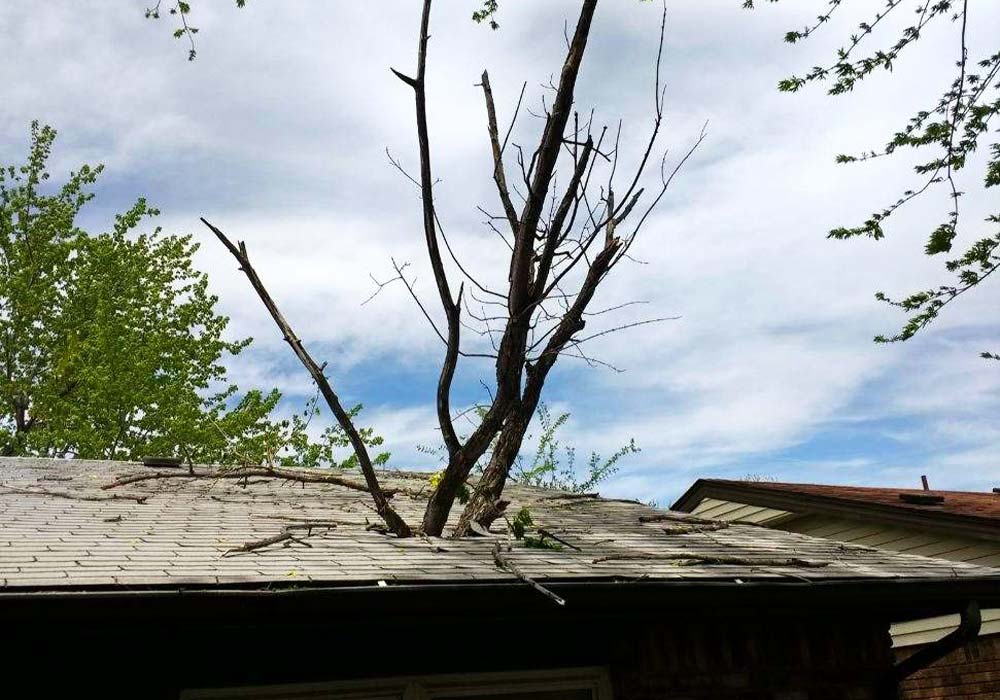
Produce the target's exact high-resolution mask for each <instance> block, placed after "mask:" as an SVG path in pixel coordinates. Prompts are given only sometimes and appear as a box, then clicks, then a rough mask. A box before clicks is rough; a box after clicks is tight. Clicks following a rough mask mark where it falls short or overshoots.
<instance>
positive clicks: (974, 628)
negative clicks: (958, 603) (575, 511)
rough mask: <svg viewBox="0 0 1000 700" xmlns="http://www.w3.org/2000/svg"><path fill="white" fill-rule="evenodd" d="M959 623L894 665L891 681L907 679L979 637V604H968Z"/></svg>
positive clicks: (898, 681)
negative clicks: (939, 637)
mask: <svg viewBox="0 0 1000 700" xmlns="http://www.w3.org/2000/svg"><path fill="white" fill-rule="evenodd" d="M961 618H962V619H961V622H959V624H958V628H957V629H955V630H953V631H952V632H949V633H948V634H946V635H945V636H944V637H942V638H941V639H939V640H937V641H936V642H933V643H931V644H928V645H926V646H924V647H922V648H921V649H920V650H919V651H917V652H916V653H914V654H913V655H912V656H908V657H906V658H905V659H903V660H902V661H899V662H897V663H896V665H895V666H893V668H892V679H893V681H895V682H896V683H900V682H901V681H903V680H905V679H907V678H909V677H910V676H912V675H913V674H914V673H917V672H919V671H923V670H924V669H925V668H927V667H928V666H930V665H931V664H933V663H934V662H936V661H940V660H941V659H943V658H944V657H945V656H947V655H948V654H950V653H951V652H953V651H955V650H957V649H961V648H962V647H963V646H965V645H966V644H967V643H969V642H971V641H972V640H974V639H975V638H976V637H978V636H979V628H980V627H981V626H982V616H981V615H980V613H979V603H977V602H976V601H972V602H970V603H968V604H967V605H966V606H965V607H964V608H963V609H962V612H961Z"/></svg>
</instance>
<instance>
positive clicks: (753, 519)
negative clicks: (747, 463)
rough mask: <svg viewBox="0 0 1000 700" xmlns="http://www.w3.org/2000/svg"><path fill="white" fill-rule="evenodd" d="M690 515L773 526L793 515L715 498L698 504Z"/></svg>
mask: <svg viewBox="0 0 1000 700" xmlns="http://www.w3.org/2000/svg"><path fill="white" fill-rule="evenodd" d="M692 513H693V514H694V515H697V516H699V517H702V518H714V519H716V520H728V521H730V522H732V521H736V520H738V521H740V522H743V523H757V524H759V525H764V524H767V525H773V524H775V523H776V522H778V521H780V520H782V519H783V518H787V517H790V516H792V515H793V514H792V513H789V512H788V511H787V510H776V509H774V508H762V507H760V506H748V505H746V504H744V503H732V502H730V501H720V500H717V499H715V498H706V499H705V500H703V501H702V502H701V503H699V504H698V507H697V508H695V509H694V510H693V511H692Z"/></svg>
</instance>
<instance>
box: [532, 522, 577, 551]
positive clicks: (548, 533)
mask: <svg viewBox="0 0 1000 700" xmlns="http://www.w3.org/2000/svg"><path fill="white" fill-rule="evenodd" d="M538 534H539V535H541V536H542V537H543V538H545V537H548V538H549V539H550V540H555V541H556V542H558V543H559V544H561V545H565V546H566V547H569V548H570V549H575V550H576V551H578V552H582V551H583V550H582V549H580V548H579V547H577V546H576V545H575V544H573V543H572V542H567V541H566V540H564V539H563V538H562V537H559V535H556V534H555V533H553V532H551V531H550V530H546V529H545V528H544V527H540V528H538Z"/></svg>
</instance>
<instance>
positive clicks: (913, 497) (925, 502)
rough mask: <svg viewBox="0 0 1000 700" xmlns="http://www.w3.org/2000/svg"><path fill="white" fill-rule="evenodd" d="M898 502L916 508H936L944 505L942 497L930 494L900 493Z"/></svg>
mask: <svg viewBox="0 0 1000 700" xmlns="http://www.w3.org/2000/svg"><path fill="white" fill-rule="evenodd" d="M899 500H901V501H902V502H903V503H912V504H913V505H918V506H937V505H941V504H942V503H944V496H939V495H936V494H932V493H901V494H899Z"/></svg>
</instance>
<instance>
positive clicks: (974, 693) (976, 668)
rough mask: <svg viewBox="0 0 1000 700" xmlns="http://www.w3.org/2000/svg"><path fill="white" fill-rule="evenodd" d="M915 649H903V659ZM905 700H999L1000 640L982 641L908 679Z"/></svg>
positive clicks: (990, 638)
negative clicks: (994, 699) (997, 699)
mask: <svg viewBox="0 0 1000 700" xmlns="http://www.w3.org/2000/svg"><path fill="white" fill-rule="evenodd" d="M914 651H916V649H915V648H909V649H900V650H898V651H897V654H898V655H899V656H900V657H901V658H903V657H906V656H908V655H909V654H911V653H913V652H914ZM900 696H901V697H902V698H903V700H988V699H989V698H1000V636H998V635H994V636H992V637H980V638H979V639H978V640H976V641H975V642H973V643H972V644H968V645H966V646H965V647H963V648H961V649H959V650H958V651H955V652H953V653H951V654H949V655H948V656H946V657H945V658H943V659H941V660H940V661H938V662H937V663H936V664H933V665H932V666H930V667H929V668H927V669H924V670H923V671H920V672H918V673H915V674H914V675H912V676H910V677H909V678H907V679H906V680H905V681H904V682H903V684H902V686H901V688H900Z"/></svg>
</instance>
